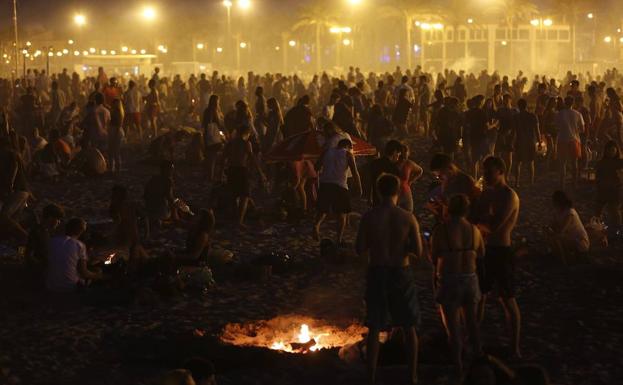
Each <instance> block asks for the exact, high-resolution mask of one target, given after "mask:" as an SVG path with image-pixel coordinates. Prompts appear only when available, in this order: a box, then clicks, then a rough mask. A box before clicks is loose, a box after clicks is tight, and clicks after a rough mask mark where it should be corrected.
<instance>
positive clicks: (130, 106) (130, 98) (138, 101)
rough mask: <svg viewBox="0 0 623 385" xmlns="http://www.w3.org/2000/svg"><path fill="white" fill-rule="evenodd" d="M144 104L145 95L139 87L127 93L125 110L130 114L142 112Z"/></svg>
mask: <svg viewBox="0 0 623 385" xmlns="http://www.w3.org/2000/svg"><path fill="white" fill-rule="evenodd" d="M142 105H143V95H142V94H141V91H139V89H138V87H134V88H132V89H131V90H128V91H127V92H126V93H125V110H126V111H127V112H128V113H129V114H134V113H137V112H141V110H142V108H141V107H142Z"/></svg>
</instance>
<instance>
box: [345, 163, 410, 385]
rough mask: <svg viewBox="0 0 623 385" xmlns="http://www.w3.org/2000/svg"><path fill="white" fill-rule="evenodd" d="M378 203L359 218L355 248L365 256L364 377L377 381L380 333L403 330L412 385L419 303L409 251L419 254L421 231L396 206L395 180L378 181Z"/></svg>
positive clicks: (383, 178) (396, 190)
mask: <svg viewBox="0 0 623 385" xmlns="http://www.w3.org/2000/svg"><path fill="white" fill-rule="evenodd" d="M377 190H378V192H379V196H380V199H381V202H380V204H379V205H377V206H375V207H374V208H372V209H370V210H369V211H368V212H367V213H365V214H364V215H363V217H362V218H361V223H360V225H359V233H358V234H357V242H356V250H357V253H358V254H359V255H360V256H364V255H367V256H368V257H369V267H368V273H367V288H366V306H367V315H366V325H367V326H368V328H369V333H368V342H367V344H368V345H367V346H368V348H367V349H368V350H367V352H368V375H369V381H370V383H371V384H373V383H374V382H375V379H376V366H377V360H378V355H379V333H380V331H382V330H390V329H391V328H392V327H402V328H403V330H404V333H405V337H406V345H407V352H408V360H407V363H408V365H409V371H410V374H409V383H410V384H416V383H417V355H418V354H417V352H418V340H417V333H416V324H417V323H418V321H419V318H420V304H419V301H418V297H417V287H416V286H415V277H414V275H413V269H412V268H411V266H410V263H409V255H408V254H409V253H414V254H415V255H416V256H420V255H421V254H422V239H421V237H420V228H419V224H418V222H417V220H416V219H415V216H414V215H413V214H412V213H409V212H407V211H405V210H403V209H401V208H399V207H397V206H396V203H397V201H398V195H399V191H400V180H399V179H398V178H397V177H395V176H393V175H387V174H385V175H382V176H381V177H379V178H378V180H377Z"/></svg>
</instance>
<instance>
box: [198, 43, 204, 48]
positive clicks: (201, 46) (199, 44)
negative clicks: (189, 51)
mask: <svg viewBox="0 0 623 385" xmlns="http://www.w3.org/2000/svg"><path fill="white" fill-rule="evenodd" d="M204 48H205V44H203V43H197V49H204Z"/></svg>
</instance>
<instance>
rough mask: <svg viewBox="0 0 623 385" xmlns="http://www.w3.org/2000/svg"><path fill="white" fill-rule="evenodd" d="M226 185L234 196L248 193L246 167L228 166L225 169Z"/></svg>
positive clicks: (242, 195)
mask: <svg viewBox="0 0 623 385" xmlns="http://www.w3.org/2000/svg"><path fill="white" fill-rule="evenodd" d="M227 185H228V187H229V189H230V191H231V193H232V195H233V196H234V197H236V198H238V197H240V198H246V197H248V196H249V195H250V191H251V187H250V185H249V173H248V172H247V168H246V167H230V168H229V169H228V170H227Z"/></svg>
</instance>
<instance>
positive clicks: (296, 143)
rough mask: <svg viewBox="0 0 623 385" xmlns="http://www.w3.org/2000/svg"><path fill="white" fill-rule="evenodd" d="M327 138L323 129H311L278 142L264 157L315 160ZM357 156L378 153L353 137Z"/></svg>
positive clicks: (272, 159)
mask: <svg viewBox="0 0 623 385" xmlns="http://www.w3.org/2000/svg"><path fill="white" fill-rule="evenodd" d="M325 141H326V138H325V136H324V134H323V133H322V132H321V131H316V130H311V131H306V132H302V133H300V134H296V135H292V136H291V137H289V138H286V139H284V140H283V141H282V142H281V143H277V144H276V145H274V146H273V148H271V149H270V151H269V152H268V153H267V154H266V156H265V157H264V159H265V160H267V161H272V162H284V161H297V160H314V159H318V158H319V157H320V155H321V154H322V151H323V147H324V143H325ZM351 141H352V143H353V154H354V155H355V156H365V155H376V148H374V146H372V145H370V144H368V143H366V142H364V141H363V140H361V139H359V138H357V137H354V136H353V137H351Z"/></svg>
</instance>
